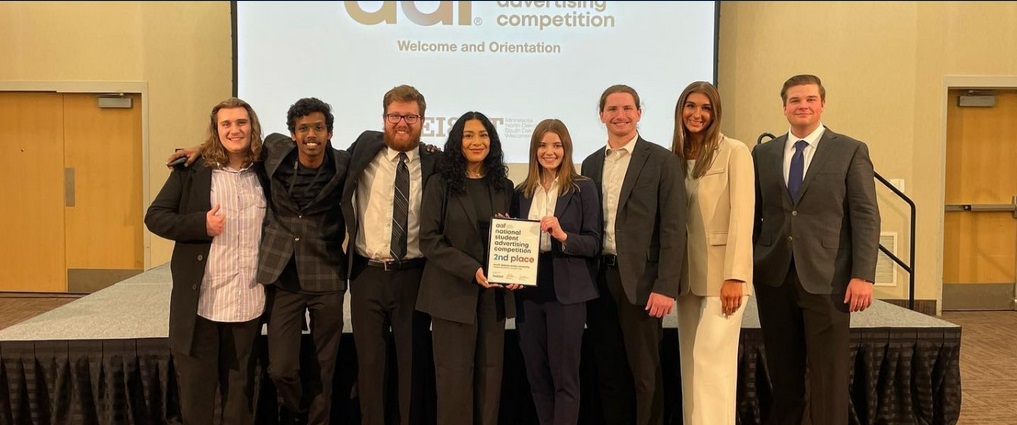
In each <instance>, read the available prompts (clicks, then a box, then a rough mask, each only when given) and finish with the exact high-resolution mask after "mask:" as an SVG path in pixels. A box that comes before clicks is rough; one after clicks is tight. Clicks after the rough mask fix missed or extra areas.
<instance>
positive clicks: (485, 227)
mask: <svg viewBox="0 0 1017 425" xmlns="http://www.w3.org/2000/svg"><path fill="white" fill-rule="evenodd" d="M503 158H504V156H503V154H502V149H501V141H500V140H499V139H498V133H497V131H496V130H495V127H494V124H492V123H491V120H489V119H488V118H487V117H486V116H484V114H482V113H480V112H467V113H465V114H463V116H461V117H459V120H457V121H456V123H455V125H454V126H452V129H451V130H450V131H449V136H448V141H447V142H446V143H445V149H444V157H443V158H442V164H441V171H440V174H439V175H438V176H435V177H432V178H431V179H430V180H429V181H428V182H427V187H426V188H424V194H423V200H422V201H421V207H420V249H421V251H422V252H423V253H424V256H426V257H427V265H426V266H424V275H423V277H422V278H421V281H420V292H419V293H418V295H417V310H420V311H422V312H425V313H428V314H430V315H431V319H432V323H431V338H432V342H433V345H434V366H435V378H436V384H437V393H438V423H439V424H457V425H458V424H471V423H472V424H478V425H479V424H483V425H495V424H497V422H498V406H499V402H500V399H501V376H502V363H503V360H504V355H505V350H504V348H505V318H506V317H513V316H515V304H514V303H513V297H512V292H510V290H512V289H517V288H518V285H509V286H507V287H506V286H502V285H499V284H498V283H496V282H489V281H488V279H487V255H488V247H489V245H488V237H489V235H490V227H491V219H492V218H493V217H495V215H498V216H501V217H504V216H505V214H507V213H508V211H509V206H510V204H511V202H512V181H510V180H509V179H508V177H507V176H506V174H507V172H508V170H507V167H506V166H505V162H504V160H503Z"/></svg>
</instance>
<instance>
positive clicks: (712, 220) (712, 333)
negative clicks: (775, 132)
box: [672, 81, 755, 425]
mask: <svg viewBox="0 0 1017 425" xmlns="http://www.w3.org/2000/svg"><path fill="white" fill-rule="evenodd" d="M720 118H721V106H720V94H719V93H718V92H717V89H716V88H715V87H714V86H713V85H711V84H710V83H707V82H702V81H698V82H694V83H692V84H690V85H689V86H688V87H686V88H685V90H684V91H683V92H682V94H681V96H680V97H679V98H678V103H677V105H676V106H675V130H674V140H673V144H672V150H673V151H674V152H675V154H676V155H678V157H679V158H681V159H682V161H681V163H682V166H683V167H684V170H685V187H686V190H687V193H688V208H689V209H688V211H689V214H688V249H687V250H686V252H687V254H686V259H685V260H686V267H685V268H684V270H685V273H686V275H685V276H684V278H683V279H682V288H681V292H680V295H679V296H678V338H679V345H680V347H681V371H682V373H681V374H682V404H683V406H684V419H685V421H684V423H685V424H686V425H727V424H731V425H733V424H734V423H735V389H736V388H737V377H738V365H737V361H738V335H739V334H740V332H741V323H742V313H743V312H744V311H745V308H744V305H745V301H746V299H747V297H748V296H749V294H751V293H752V285H751V282H750V279H751V277H752V220H753V214H754V209H755V192H754V190H755V181H754V174H753V167H752V157H751V154H750V153H749V149H748V147H747V146H745V144H743V143H741V142H739V141H737V140H734V139H731V138H728V137H726V136H724V135H723V134H721V132H720Z"/></svg>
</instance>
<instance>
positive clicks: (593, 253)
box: [509, 178, 604, 304]
mask: <svg viewBox="0 0 1017 425" xmlns="http://www.w3.org/2000/svg"><path fill="white" fill-rule="evenodd" d="M575 183H576V185H577V186H579V188H578V190H576V189H573V190H572V191H570V192H568V193H560V194H559V195H558V200H557V202H556V203H555V206H554V216H555V217H558V223H559V224H560V225H561V229H562V230H563V231H564V232H565V234H567V235H568V238H566V239H565V246H562V244H561V242H558V240H557V239H555V238H553V237H552V238H551V258H552V262H553V264H554V265H553V267H554V293H555V296H556V298H557V299H558V302H560V303H562V304H575V303H581V302H584V301H589V300H592V299H594V298H597V296H598V294H597V283H596V280H595V279H596V271H597V266H598V265H599V259H598V258H597V255H598V254H600V248H601V246H602V244H603V242H602V241H601V239H600V229H601V227H604V223H603V222H602V221H601V219H600V215H601V211H600V210H601V206H600V196H599V195H597V187H596V186H595V185H594V184H593V181H592V180H589V179H582V178H581V179H580V180H576V182H575ZM532 203H533V198H528V197H526V196H525V195H524V194H523V191H522V189H521V188H517V189H516V191H515V195H514V196H513V197H512V208H511V209H510V212H509V215H511V216H512V217H517V218H526V217H527V216H528V215H529V213H530V206H531V205H532ZM520 290H521V291H527V290H531V291H532V290H536V289H535V288H523V289H520Z"/></svg>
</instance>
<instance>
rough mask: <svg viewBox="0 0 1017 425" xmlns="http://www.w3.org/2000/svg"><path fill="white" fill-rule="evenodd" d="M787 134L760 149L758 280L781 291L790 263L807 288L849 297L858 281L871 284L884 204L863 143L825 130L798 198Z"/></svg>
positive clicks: (757, 164) (756, 153)
mask: <svg viewBox="0 0 1017 425" xmlns="http://www.w3.org/2000/svg"><path fill="white" fill-rule="evenodd" d="M785 143H787V135H786V134H785V135H783V136H781V137H778V138H776V139H773V140H770V141H768V142H766V143H763V144H761V145H758V146H756V147H755V148H754V149H753V150H752V159H753V163H754V164H755V169H756V218H755V225H754V228H753V238H752V240H753V245H754V253H753V257H754V264H755V267H754V273H753V274H754V281H755V283H756V284H763V285H771V286H778V285H780V284H781V283H782V282H783V281H784V278H785V276H786V275H787V273H788V269H789V267H790V265H791V260H792V258H793V259H794V263H795V268H796V269H797V270H798V277H799V280H801V283H802V286H803V287H804V288H805V289H806V290H807V291H809V292H811V293H814V294H836V293H844V292H845V290H846V289H847V284H848V282H849V281H850V280H851V278H853V277H858V278H862V279H866V280H869V281H872V280H874V279H875V274H876V255H877V252H878V246H879V206H878V205H877V204H876V188H875V183H874V182H873V170H872V161H871V160H870V159H869V149H868V147H866V146H865V144H864V143H862V142H860V141H858V140H855V139H852V138H850V137H848V136H845V135H842V134H837V133H834V132H833V131H831V130H829V129H827V130H826V131H824V132H823V137H822V138H821V139H820V141H819V145H818V147H817V148H816V153H815V155H814V156H813V157H812V162H811V163H810V164H809V168H808V171H807V172H806V174H805V178H804V180H803V181H802V188H801V189H800V192H799V194H798V199H791V195H790V194H788V190H787V183H786V182H785V181H784V146H785Z"/></svg>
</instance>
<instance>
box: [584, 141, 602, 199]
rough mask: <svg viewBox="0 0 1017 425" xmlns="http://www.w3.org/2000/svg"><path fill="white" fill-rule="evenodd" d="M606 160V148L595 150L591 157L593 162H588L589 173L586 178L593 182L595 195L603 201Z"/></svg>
mask: <svg viewBox="0 0 1017 425" xmlns="http://www.w3.org/2000/svg"><path fill="white" fill-rule="evenodd" d="M606 158H607V148H605V147H601V148H600V149H599V150H597V153H596V154H595V156H594V157H593V161H592V162H590V173H589V175H587V176H586V177H589V178H590V180H593V185H594V186H596V188H597V194H598V195H600V199H604V196H603V195H604V194H603V192H604V160H605V159H606Z"/></svg>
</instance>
